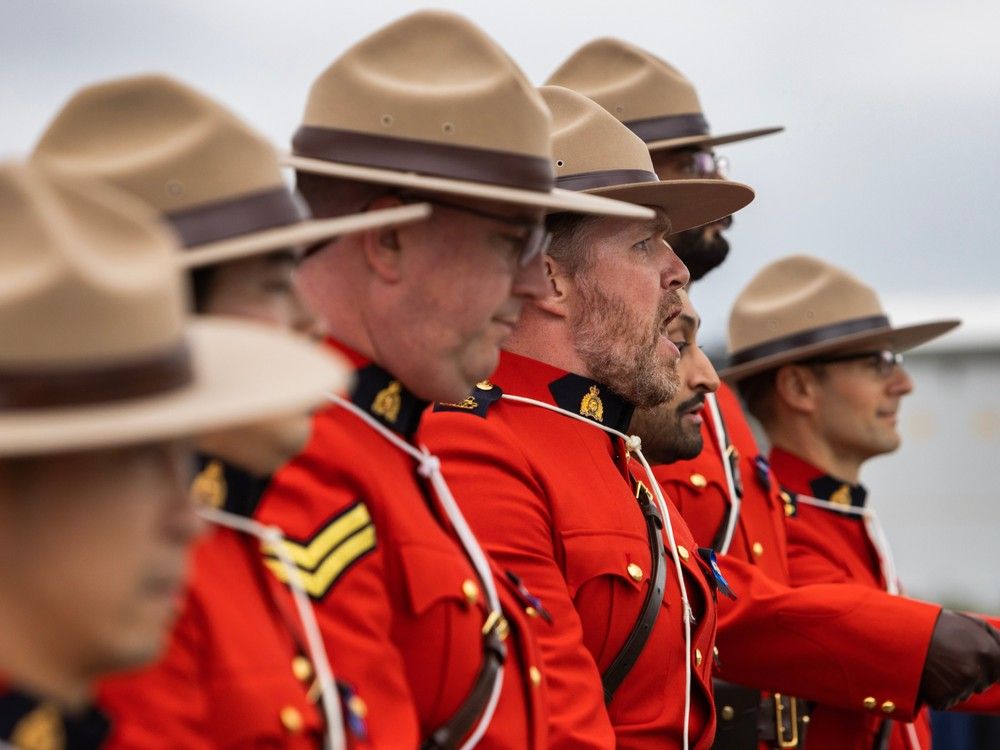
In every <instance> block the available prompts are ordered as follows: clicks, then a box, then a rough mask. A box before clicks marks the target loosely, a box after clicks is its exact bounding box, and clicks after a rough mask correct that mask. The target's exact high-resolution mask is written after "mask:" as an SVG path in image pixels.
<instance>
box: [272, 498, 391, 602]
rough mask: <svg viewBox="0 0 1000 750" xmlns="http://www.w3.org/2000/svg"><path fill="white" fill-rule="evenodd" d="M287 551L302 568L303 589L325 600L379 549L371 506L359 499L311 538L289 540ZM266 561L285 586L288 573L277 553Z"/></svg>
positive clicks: (286, 545) (300, 571) (316, 597)
mask: <svg viewBox="0 0 1000 750" xmlns="http://www.w3.org/2000/svg"><path fill="white" fill-rule="evenodd" d="M284 545H285V551H286V552H288V556H289V557H291V559H292V562H293V563H294V564H295V566H296V567H297V568H298V569H299V580H300V581H301V582H302V587H303V588H304V589H305V590H306V593H307V594H309V596H311V597H312V598H313V599H322V598H324V597H325V596H326V595H327V593H329V591H330V589H331V588H332V587H333V584H335V583H336V582H337V581H338V580H339V579H340V576H342V575H343V574H344V573H346V572H347V571H348V570H349V569H350V568H351V566H353V565H354V564H355V563H357V562H358V561H359V560H361V559H362V558H363V557H365V556H366V555H368V554H370V553H371V552H372V551H374V550H375V524H374V523H373V522H372V517H371V515H370V514H369V512H368V506H366V505H365V504H364V503H363V502H361V501H360V500H358V501H357V502H355V503H353V504H352V505H351V506H350V507H348V508H345V509H344V510H342V511H341V512H340V513H338V514H337V515H335V516H334V517H333V518H331V519H329V520H328V521H327V522H326V523H325V524H324V525H323V526H322V527H321V528H320V529H319V530H317V531H316V533H315V534H313V535H312V536H311V537H310V538H309V539H306V540H299V541H296V540H293V539H288V538H286V539H285V542H284ZM265 555H266V559H265V562H266V564H267V567H268V568H269V569H270V571H271V572H272V573H273V574H274V575H275V577H276V578H277V579H278V580H279V581H281V582H282V583H286V584H287V583H288V582H289V581H288V572H287V571H286V570H285V566H284V564H283V563H282V562H281V560H280V559H279V558H278V555H277V554H276V553H275V552H274V551H273V550H267V549H265Z"/></svg>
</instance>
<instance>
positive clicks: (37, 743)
mask: <svg viewBox="0 0 1000 750" xmlns="http://www.w3.org/2000/svg"><path fill="white" fill-rule="evenodd" d="M10 741H11V744H12V745H13V746H14V747H19V748H23V750H63V748H64V747H66V730H65V729H64V728H63V722H62V716H60V715H59V711H58V709H56V708H55V707H54V706H52V705H50V704H48V703H43V704H42V705H40V706H39V707H38V708H36V709H35V710H34V711H32V712H31V713H30V714H28V715H27V716H25V717H24V718H23V719H21V720H20V721H19V722H17V724H16V725H15V726H14V731H13V732H11V735H10Z"/></svg>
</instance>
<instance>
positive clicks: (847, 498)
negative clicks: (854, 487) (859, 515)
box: [830, 484, 851, 508]
mask: <svg viewBox="0 0 1000 750" xmlns="http://www.w3.org/2000/svg"><path fill="white" fill-rule="evenodd" d="M830 502H831V503H833V504H834V505H843V506H844V507H847V508H849V507H851V485H849V484H842V485H840V487H838V488H837V489H836V490H835V491H834V492H833V494H831V495H830Z"/></svg>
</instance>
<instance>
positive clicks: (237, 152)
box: [33, 76, 426, 748]
mask: <svg viewBox="0 0 1000 750" xmlns="http://www.w3.org/2000/svg"><path fill="white" fill-rule="evenodd" d="M134 134H142V140H141V144H139V143H137V142H136V140H135V138H134ZM33 159H34V160H35V161H36V162H39V163H44V164H46V165H47V166H48V167H50V168H53V169H59V170H60V171H62V172H74V173H77V174H88V175H90V176H92V177H99V178H101V179H102V180H105V181H108V182H111V183H113V184H115V185H116V186H118V187H120V188H122V189H124V190H127V191H129V192H131V193H133V194H134V195H135V196H137V197H139V198H142V199H144V200H146V201H147V202H149V203H150V204H151V205H152V206H153V207H154V208H155V209H156V210H157V212H158V213H159V214H160V215H161V216H162V217H163V218H164V219H165V221H167V222H168V223H170V224H171V225H172V226H173V227H174V229H175V230H176V231H177V232H178V234H179V235H180V236H181V237H182V238H183V239H184V243H185V249H184V252H183V254H182V256H181V257H182V259H183V262H184V264H185V265H186V266H188V267H191V268H193V278H194V280H195V284H194V288H195V295H194V301H195V305H196V308H197V309H198V310H199V312H211V313H222V314H229V315H237V316H242V317H251V318H255V319H258V320H264V321H267V322H269V323H272V324H276V325H279V326H283V327H286V328H290V329H298V330H300V331H303V330H305V329H308V328H309V322H310V321H309V316H308V315H307V314H306V313H305V311H304V310H303V309H302V307H301V305H299V304H298V302H297V299H296V297H295V294H294V292H293V291H292V289H291V286H290V284H291V265H292V262H293V260H294V257H295V256H294V250H295V247H296V246H297V245H300V244H302V243H309V244H311V243H313V242H315V241H318V240H324V239H329V238H331V237H334V236H337V235H341V234H345V233H349V232H352V231H358V230H359V229H367V228H371V227H373V226H374V227H378V226H388V225H390V224H392V223H394V222H398V221H401V220H403V218H404V217H403V216H398V214H399V213H400V212H404V213H409V214H417V215H419V213H420V207H417V206H410V207H404V208H402V209H391V210H389V211H385V212H381V213H380V212H371V213H369V214H366V215H364V216H353V217H342V218H338V219H328V220H325V221H314V220H307V219H304V218H303V214H302V211H301V210H300V208H299V206H298V204H297V203H296V201H295V198H294V196H293V195H292V194H291V192H290V191H289V190H288V188H287V187H285V185H284V182H283V179H282V174H281V169H280V166H279V164H278V157H277V154H276V153H275V151H274V149H273V148H272V147H271V146H270V145H269V144H268V143H267V142H266V141H265V140H264V139H263V138H262V137H261V136H260V135H258V134H257V133H255V132H254V131H253V130H251V129H250V128H249V127H247V126H246V125H245V124H244V123H243V122H241V121H240V120H239V119H237V118H236V117H235V116H233V115H232V114H231V113H230V112H228V111H227V110H225V109H224V108H223V107H221V106H219V105H218V104H217V103H215V102H214V101H212V100H210V99H208V98H207V97H205V96H203V95H201V94H200V93H198V92H197V91H194V90H193V89H191V88H189V87H187V86H185V85H183V84H181V83H179V82H177V81H174V80H171V79H169V78H165V77H163V76H139V77H134V78H127V79H122V80H118V81H111V82H108V83H103V84H99V85H95V86H89V87H87V88H85V89H83V90H81V91H80V92H78V93H77V94H76V95H75V96H73V97H72V99H71V100H70V101H69V102H68V103H67V104H66V105H65V106H64V107H63V109H62V110H61V111H60V113H59V114H58V115H57V117H56V118H55V120H54V121H53V122H52V123H51V125H50V126H49V127H48V129H47V130H46V132H45V133H44V134H43V136H42V138H41V139H40V142H39V144H38V146H37V148H36V149H35V152H34V154H33ZM425 208H426V207H425ZM411 218H412V217H411ZM339 383H340V385H341V386H343V385H346V379H342V380H341V381H339ZM327 385H328V387H330V388H337V387H338V382H337V381H329V382H328V383H327ZM308 433H309V416H308V415H307V414H302V415H296V416H294V417H292V418H290V419H283V420H281V421H280V422H277V423H271V424H263V425H254V426H253V428H252V429H248V428H246V427H243V428H241V429H240V430H237V431H233V432H221V433H215V434H213V435H211V436H206V437H203V438H202V444H201V449H202V455H201V460H200V463H201V464H202V471H201V472H200V473H199V474H198V476H197V477H196V478H195V480H194V484H193V486H192V493H193V496H194V499H195V500H196V501H198V502H201V503H202V504H206V505H208V506H209V507H211V508H212V509H213V510H214V511H216V512H215V513H214V514H213V516H212V518H213V519H215V520H216V521H217V525H216V527H215V528H214V529H213V530H212V532H211V533H210V534H209V535H208V536H207V537H206V538H205V539H204V540H202V541H201V542H200V543H199V544H198V545H197V547H196V548H195V556H194V566H193V574H192V580H191V584H190V587H189V589H188V591H187V594H186V599H185V604H184V608H183V612H182V615H181V617H180V619H179V621H178V623H177V624H176V626H175V627H174V629H173V632H172V636H171V640H170V646H169V648H168V650H167V652H166V654H165V655H164V656H163V658H161V659H160V660H159V662H158V663H157V664H156V665H155V666H154V667H151V668H149V669H145V670H142V671H140V672H137V673H134V674H130V675H128V676H126V677H122V678H116V679H112V680H108V681H105V683H104V684H103V686H102V690H101V705H102V707H103V708H104V709H105V710H106V711H107V712H108V713H109V714H110V716H111V718H112V720H113V725H114V732H113V733H112V735H111V737H110V741H109V744H110V745H111V746H112V747H124V748H142V747H185V748H197V747H201V746H207V745H211V746H226V747H228V746H235V745H245V744H248V743H249V744H262V743H263V744H269V745H280V746H282V747H318V746H320V745H321V744H322V739H323V735H324V734H325V733H326V732H327V731H328V727H327V724H328V722H327V720H326V719H325V717H324V715H323V714H324V709H326V711H327V713H329V707H327V706H325V704H324V702H323V701H322V700H321V698H322V697H323V696H322V691H321V690H320V685H319V682H318V680H319V678H318V673H319V672H320V670H319V669H317V668H315V667H314V666H313V661H314V658H313V655H312V654H311V653H310V650H311V649H310V648H309V646H308V642H307V638H306V634H305V632H304V623H302V622H300V618H299V616H298V615H297V614H296V612H295V611H294V609H293V608H289V607H287V606H286V602H285V601H284V598H283V595H281V596H276V593H275V590H280V589H281V588H282V585H281V584H280V582H278V581H277V579H275V578H274V577H273V576H271V575H270V574H269V573H268V572H267V569H266V567H265V564H264V557H263V556H262V555H261V553H260V547H261V540H260V539H258V538H257V537H256V536H254V535H253V534H252V533H248V527H247V525H246V520H247V519H248V518H249V517H250V516H252V513H253V509H254V507H255V503H256V500H257V499H258V497H259V495H260V493H261V492H262V491H263V489H264V488H265V487H266V486H267V477H268V475H270V474H271V472H273V471H274V470H276V469H277V468H278V467H279V466H281V465H282V464H284V463H286V462H287V461H288V460H289V459H290V458H291V457H292V456H293V455H294V454H295V453H297V452H298V451H299V450H300V449H301V447H302V444H303V443H304V442H305V439H306V438H307V437H308ZM206 450H207V451H208V453H206ZM209 454H211V455H209ZM218 511H224V512H226V513H232V514H235V516H236V517H235V518H234V517H232V516H230V517H228V518H227V517H226V516H225V515H221V514H219V513H218ZM234 522H235V523H236V525H237V526H238V527H239V528H238V529H237V528H230V527H227V526H219V525H218V523H222V524H225V523H234ZM321 658H322V657H321ZM331 699H333V700H337V701H338V702H339V698H332V696H331V695H327V696H326V702H329V701H330V700H331ZM213 707H214V708H213ZM335 723H337V722H335ZM329 730H332V731H334V732H339V731H340V728H339V726H334V727H330V728H329Z"/></svg>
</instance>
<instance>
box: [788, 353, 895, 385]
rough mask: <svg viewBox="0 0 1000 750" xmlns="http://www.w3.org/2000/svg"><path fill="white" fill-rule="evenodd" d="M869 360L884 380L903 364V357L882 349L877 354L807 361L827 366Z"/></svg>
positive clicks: (819, 358)
mask: <svg viewBox="0 0 1000 750" xmlns="http://www.w3.org/2000/svg"><path fill="white" fill-rule="evenodd" d="M865 359H866V360H869V361H870V363H871V365H872V367H874V368H875V371H876V372H877V373H878V374H879V375H880V376H882V377H883V378H886V377H889V375H891V374H892V373H893V372H894V371H895V370H896V368H897V367H901V366H902V364H903V355H902V354H900V353H899V352H894V351H892V350H891V349H881V350H879V351H875V352H853V353H851V354H843V355H839V356H836V357H816V358H814V359H810V360H807V361H806V364H816V365H826V364H830V363H833V362H851V361H854V360H865Z"/></svg>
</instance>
